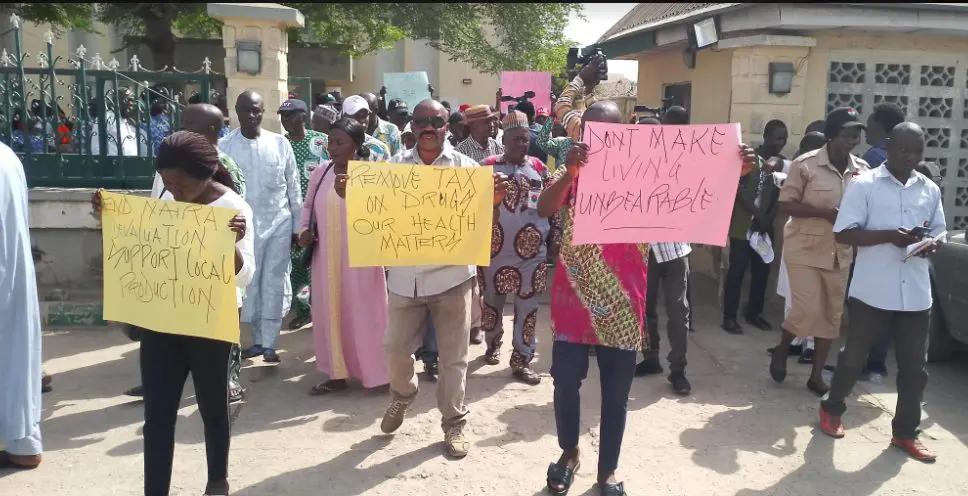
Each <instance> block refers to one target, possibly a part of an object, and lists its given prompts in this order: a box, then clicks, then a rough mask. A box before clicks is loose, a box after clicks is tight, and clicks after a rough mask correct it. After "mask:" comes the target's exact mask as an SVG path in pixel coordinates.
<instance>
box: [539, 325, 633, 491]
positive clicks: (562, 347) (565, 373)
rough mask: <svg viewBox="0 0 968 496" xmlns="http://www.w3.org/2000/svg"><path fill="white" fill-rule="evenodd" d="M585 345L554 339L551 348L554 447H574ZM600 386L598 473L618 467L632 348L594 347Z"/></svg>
mask: <svg viewBox="0 0 968 496" xmlns="http://www.w3.org/2000/svg"><path fill="white" fill-rule="evenodd" d="M589 348H590V346H589V345H583V344H574V343H568V342H565V341H555V343H554V346H553V347H552V350H551V377H552V378H553V379H554V381H555V424H556V425H557V428H558V447H560V448H561V449H562V451H570V450H573V449H575V448H577V447H578V438H579V430H580V416H581V397H580V395H579V389H581V383H582V381H583V380H585V377H586V376H587V375H588V349H589ZM595 351H596V353H597V356H596V361H597V362H598V373H599V376H600V379H601V388H602V411H601V424H600V429H601V434H600V438H601V443H600V445H599V450H598V473H599V474H610V473H612V472H614V471H615V469H616V468H618V457H619V453H620V452H621V451H622V437H623V436H624V435H625V418H626V416H627V414H628V402H629V389H631V388H632V378H633V377H634V376H635V359H636V352H635V351H634V350H620V349H617V348H609V347H607V346H595Z"/></svg>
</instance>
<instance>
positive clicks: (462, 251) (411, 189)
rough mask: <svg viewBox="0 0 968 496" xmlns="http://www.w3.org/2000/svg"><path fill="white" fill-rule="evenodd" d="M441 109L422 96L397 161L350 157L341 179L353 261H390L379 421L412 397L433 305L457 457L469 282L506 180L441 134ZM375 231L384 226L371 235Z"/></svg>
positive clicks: (484, 258) (485, 253) (446, 424)
mask: <svg viewBox="0 0 968 496" xmlns="http://www.w3.org/2000/svg"><path fill="white" fill-rule="evenodd" d="M447 116H448V114H447V110H446V109H445V108H444V107H443V106H442V105H441V104H440V102H437V101H434V100H424V101H423V102H420V104H418V105H417V106H416V108H414V113H413V122H412V125H411V126H412V129H413V132H414V134H415V135H416V137H417V146H415V147H414V148H413V149H412V150H405V151H404V152H402V153H400V154H398V155H397V156H396V157H394V158H393V159H391V161H392V162H394V163H395V164H397V165H394V166H393V167H394V168H393V169H390V168H386V167H384V168H380V167H379V164H376V165H374V164H364V165H368V166H369V168H367V167H364V166H361V165H360V164H351V166H350V169H349V170H348V177H346V178H343V180H345V181H347V226H348V228H349V230H350V232H351V235H350V237H349V243H350V254H351V258H350V265H351V266H362V265H385V266H388V267H389V270H388V275H387V286H388V289H389V291H390V295H389V319H388V321H389V327H388V328H387V332H386V336H385V338H384V348H385V352H386V357H387V372H388V374H389V376H390V390H391V391H392V393H393V401H392V403H391V404H390V407H389V408H387V411H386V414H385V415H384V417H383V422H382V423H381V425H380V428H381V429H382V430H383V432H386V433H392V432H394V431H396V430H397V429H398V428H399V427H400V425H402V424H403V419H404V416H405V415H406V412H407V409H408V408H409V407H410V404H411V403H412V402H413V400H414V398H416V396H417V391H418V388H417V374H416V371H415V370H414V361H413V351H414V350H415V349H416V348H417V347H418V346H419V345H420V343H421V342H422V340H423V335H424V321H425V319H426V316H427V313H428V312H429V313H430V318H431V319H433V323H434V328H435V329H436V333H437V343H438V351H439V353H440V375H439V384H438V386H437V407H438V408H439V409H440V412H441V414H442V416H443V419H442V427H443V429H444V433H445V437H444V439H445V443H446V447H447V452H448V453H449V454H450V455H451V456H454V457H457V458H461V457H464V456H466V455H467V451H468V449H469V447H470V443H469V442H468V441H467V439H466V438H465V437H464V425H465V423H466V420H465V417H466V415H467V407H466V405H465V404H464V391H465V386H466V383H467V356H468V349H469V347H470V344H469V341H470V325H471V293H472V290H471V288H472V285H473V284H474V283H475V277H476V275H477V269H476V267H475V265H478V264H480V265H486V264H487V263H488V262H489V258H490V253H489V247H490V233H491V225H492V222H493V216H494V215H496V213H495V212H496V209H494V208H493V207H494V205H496V204H498V203H500V201H501V199H502V198H503V196H504V194H505V193H506V192H507V189H506V188H507V185H506V183H505V182H504V181H505V179H504V178H499V177H495V176H492V175H491V171H490V168H479V167H478V165H477V162H475V161H474V160H473V159H471V158H469V157H467V156H465V155H463V154H461V153H459V152H457V151H456V150H454V148H453V147H452V146H451V145H450V144H449V143H447V142H446V139H445V135H446V133H447ZM431 167H432V168H431ZM380 187H382V188H384V190H380V189H379V188H380ZM361 205H362V207H361ZM361 210H362V211H361ZM367 214H369V215H367ZM388 222H389V224H388ZM376 232H383V233H385V234H384V235H383V236H379V235H377V236H373V234H374V233H376ZM445 233H446V235H445ZM368 235H369V236H368ZM441 263H444V264H447V263H450V264H453V265H440V264H441Z"/></svg>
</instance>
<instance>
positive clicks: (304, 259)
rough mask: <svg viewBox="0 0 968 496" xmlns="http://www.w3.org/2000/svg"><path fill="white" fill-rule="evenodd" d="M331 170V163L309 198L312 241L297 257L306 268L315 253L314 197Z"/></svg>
mask: <svg viewBox="0 0 968 496" xmlns="http://www.w3.org/2000/svg"><path fill="white" fill-rule="evenodd" d="M332 168H333V162H330V163H329V165H328V166H327V167H326V170H324V171H323V177H321V178H319V182H318V183H316V189H315V190H314V191H313V196H312V198H309V233H310V234H312V241H311V242H310V243H309V246H307V247H305V248H303V252H302V256H301V257H299V262H300V263H302V265H303V267H306V268H308V267H309V266H310V265H312V263H313V253H315V252H316V195H317V194H319V187H320V186H322V185H323V179H326V174H329V171H330V170H331V169H332Z"/></svg>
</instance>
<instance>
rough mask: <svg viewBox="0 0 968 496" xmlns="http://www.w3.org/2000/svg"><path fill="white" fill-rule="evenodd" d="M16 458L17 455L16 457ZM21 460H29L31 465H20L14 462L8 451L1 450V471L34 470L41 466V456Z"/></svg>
mask: <svg viewBox="0 0 968 496" xmlns="http://www.w3.org/2000/svg"><path fill="white" fill-rule="evenodd" d="M14 456H16V455H14ZM20 458H27V459H30V460H31V463H30V464H23V463H18V462H15V461H14V460H13V456H11V455H10V453H7V452H6V451H3V450H0V469H3V468H16V469H21V470H32V469H35V468H37V466H39V465H40V455H33V456H24V457H20Z"/></svg>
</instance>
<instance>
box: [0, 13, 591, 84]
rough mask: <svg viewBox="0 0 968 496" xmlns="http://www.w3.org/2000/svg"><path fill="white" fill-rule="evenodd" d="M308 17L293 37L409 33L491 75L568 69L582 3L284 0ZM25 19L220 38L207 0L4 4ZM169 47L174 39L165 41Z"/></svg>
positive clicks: (363, 47)
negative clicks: (569, 28)
mask: <svg viewBox="0 0 968 496" xmlns="http://www.w3.org/2000/svg"><path fill="white" fill-rule="evenodd" d="M283 5H286V6H289V7H293V8H295V9H298V10H299V11H300V12H302V13H303V15H304V16H305V18H306V28H305V29H293V30H290V40H292V41H307V42H318V43H327V44H343V45H348V46H351V47H352V48H350V49H348V51H349V52H350V53H352V54H353V55H354V56H357V57H359V56H363V55H366V54H369V53H373V52H375V51H378V50H381V49H386V48H390V47H392V46H393V45H394V43H396V42H397V41H400V40H404V39H414V40H427V41H428V43H429V44H430V45H431V46H432V47H434V48H436V49H438V50H440V51H441V52H443V53H446V54H448V55H449V56H450V58H451V60H455V61H463V62H468V63H470V64H471V65H472V66H474V68H476V69H478V70H480V71H482V72H485V73H491V74H497V73H500V72H501V71H523V70H533V71H550V72H552V73H554V74H557V73H559V72H560V71H562V70H563V67H564V64H565V54H566V53H567V51H568V47H569V46H570V43H568V41H567V40H565V39H564V36H563V34H562V32H563V30H564V28H565V26H566V25H567V24H568V17H569V15H570V14H573V13H574V14H578V15H579V17H583V16H582V15H581V13H582V4H580V3H286V4H283ZM0 10H7V11H14V12H17V13H18V15H20V16H21V17H23V18H24V19H26V20H30V21H34V22H50V23H52V24H54V25H55V26H56V27H59V28H62V29H71V28H81V29H88V30H90V29H92V26H91V21H92V19H94V18H95V17H96V18H97V19H98V20H100V21H102V22H104V23H106V24H110V25H114V26H116V27H117V28H118V29H119V32H120V33H121V34H122V35H123V36H124V39H126V40H129V42H130V41H133V40H136V39H138V38H140V37H142V36H146V37H147V38H148V39H147V42H148V45H149V47H151V48H152V50H159V49H160V48H158V47H160V46H166V45H165V43H164V40H165V39H170V37H171V36H172V34H173V33H178V34H179V35H181V36H191V37H200V38H209V37H217V36H219V34H220V23H219V22H218V21H216V20H214V19H212V18H210V17H209V16H208V15H207V13H206V7H205V4H203V3H200V4H192V3H179V4H172V3H99V4H74V3H64V4H55V3H38V4H6V5H2V6H0ZM167 48H170V43H168V44H167Z"/></svg>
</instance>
